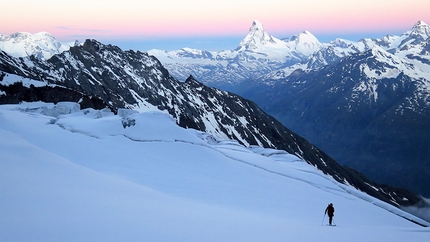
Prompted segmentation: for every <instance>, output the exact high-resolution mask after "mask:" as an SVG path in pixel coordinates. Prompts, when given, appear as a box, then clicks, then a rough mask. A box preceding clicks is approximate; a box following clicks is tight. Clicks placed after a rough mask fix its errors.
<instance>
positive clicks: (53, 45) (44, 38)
mask: <svg viewBox="0 0 430 242" xmlns="http://www.w3.org/2000/svg"><path fill="white" fill-rule="evenodd" d="M76 45H79V42H78V41H75V42H70V43H60V42H59V41H57V40H56V39H55V38H54V37H53V36H52V35H51V34H49V33H46V32H40V33H35V34H31V33H27V32H19V33H15V34H12V35H10V36H7V35H0V50H3V51H4V52H6V53H8V54H9V55H11V56H14V57H25V56H30V55H34V56H36V57H37V58H39V59H49V58H50V57H51V56H53V55H55V54H59V53H61V52H63V51H66V50H68V49H69V48H70V47H72V46H76Z"/></svg>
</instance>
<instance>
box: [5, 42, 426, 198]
mask: <svg viewBox="0 0 430 242" xmlns="http://www.w3.org/2000/svg"><path fill="white" fill-rule="evenodd" d="M0 71H1V74H0V91H1V92H2V93H1V95H0V103H19V102H21V101H45V102H58V101H74V102H78V103H80V104H82V105H85V107H93V108H97V107H100V106H102V107H108V108H110V109H111V110H112V111H114V112H117V110H118V109H119V108H129V109H134V110H147V109H155V110H164V111H165V112H167V113H169V114H170V115H172V117H173V118H174V119H175V121H176V123H178V124H179V125H180V126H181V127H184V128H194V129H197V130H200V131H204V132H207V133H210V134H212V135H214V136H217V137H220V138H223V139H233V140H237V141H238V142H240V143H241V144H244V145H246V146H250V145H258V146H261V147H265V148H275V149H279V150H285V151H287V152H289V153H291V154H294V155H296V156H298V157H300V158H301V159H303V160H305V161H306V162H308V163H309V164H312V165H313V166H315V167H317V168H318V169H319V170H321V171H322V172H324V173H325V174H328V175H330V176H332V177H333V178H334V179H335V180H337V181H338V182H341V183H345V184H350V185H352V186H354V187H357V188H359V189H360V190H362V191H365V192H366V193H368V194H370V195H372V196H374V197H375V198H378V199H380V200H382V201H385V202H387V203H390V204H393V205H396V206H401V205H403V206H409V205H415V204H418V203H421V202H422V201H423V200H422V198H420V197H419V196H417V195H415V194H413V193H410V192H409V191H407V190H404V189H400V188H394V187H389V186H381V185H379V184H377V183H374V182H373V181H371V180H369V179H367V178H366V177H364V176H362V175H361V174H358V173H357V172H355V171H353V170H351V169H349V168H346V167H342V166H340V165H339V164H338V163H336V162H335V161H334V160H333V159H331V158H330V157H329V156H327V155H326V154H325V153H324V152H322V151H321V150H319V149H318V148H316V147H315V146H313V145H312V144H311V143H309V142H307V141H306V140H305V139H303V138H302V137H300V136H298V135H297V134H295V133H293V132H291V131H290V130H289V129H287V128H286V127H285V126H283V125H282V124H281V123H280V122H278V121H277V120H275V119H274V118H273V117H271V116H269V115H268V114H266V113H265V112H264V111H262V110H261V109H260V108H259V107H258V106H257V105H256V104H255V103H254V102H251V101H249V100H246V99H244V98H241V97H240V96H237V95H235V94H232V93H228V92H225V91H221V90H218V89H214V88H209V87H207V86H205V85H203V84H201V83H199V82H198V81H197V80H195V79H194V78H193V77H192V76H190V77H189V78H188V79H187V80H186V81H185V82H180V81H178V80H176V79H174V78H173V77H172V76H170V74H169V72H168V71H167V70H166V69H165V68H164V67H163V66H162V65H161V63H160V62H159V61H158V60H157V59H156V58H155V57H153V56H149V55H148V54H146V53H142V52H135V51H132V50H130V51H122V50H121V49H120V48H118V47H116V46H112V45H104V44H102V43H100V42H98V41H95V40H87V41H86V42H85V43H84V44H83V45H82V46H75V47H72V48H70V50H69V51H65V52H63V53H61V54H58V55H54V56H53V57H51V58H50V59H48V60H40V59H37V58H35V57H33V56H30V57H26V58H14V57H11V56H9V55H7V54H6V53H4V52H0ZM20 78H21V79H20ZM26 80H32V81H31V84H23V83H24V82H26ZM37 81H38V82H41V84H37V85H36V84H35V82H37ZM54 88H57V90H58V91H57V92H56V91H53V89H54ZM55 93H57V95H55ZM132 123H133V122H132V121H130V123H128V122H125V123H123V125H124V126H125V127H126V126H130V125H131V124H132ZM375 188H376V189H375Z"/></svg>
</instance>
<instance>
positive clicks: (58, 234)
mask: <svg viewBox="0 0 430 242" xmlns="http://www.w3.org/2000/svg"><path fill="white" fill-rule="evenodd" d="M124 124H128V125H129V126H127V125H124ZM0 137H1V138H0V157H1V158H0V170H1V173H2V175H1V176H0V193H1V196H0V217H1V219H0V241H188V242H189V241H428V239H429V238H430V228H424V227H420V226H418V225H416V224H414V223H412V222H410V221H408V220H406V219H404V218H402V217H400V216H398V215H401V216H406V217H409V218H413V219H415V220H417V221H420V222H422V223H425V224H427V225H429V224H428V223H426V222H424V221H421V220H419V219H417V218H414V217H413V216H412V215H408V214H407V213H405V212H403V211H401V210H399V209H397V208H395V207H392V206H390V205H388V204H386V203H383V202H381V201H378V200H376V199H374V198H372V197H370V196H368V195H366V194H363V193H362V192H360V191H358V190H356V189H354V188H352V187H349V186H346V185H341V184H339V183H337V182H335V181H334V180H333V179H332V178H331V177H329V176H326V175H324V174H322V173H321V172H320V171H318V170H316V168H314V167H312V166H310V165H308V164H307V163H305V162H304V161H302V160H300V159H299V158H298V157H296V156H293V155H291V154H288V153H286V152H284V151H277V150H272V149H263V148H261V147H249V148H246V147H244V146H242V145H239V144H238V143H237V142H234V141H229V140H222V139H219V138H216V137H214V136H211V135H208V134H206V133H202V132H198V131H196V130H192V129H183V128H181V127H179V126H177V125H176V123H175V122H174V120H173V119H172V118H171V117H170V116H169V115H168V114H166V113H163V112H159V111H147V112H136V111H127V110H120V112H119V115H114V114H113V113H111V112H110V111H107V110H93V109H85V110H79V105H78V104H76V103H58V104H57V105H54V104H49V103H41V102H37V103H22V104H19V105H1V106H0ZM330 202H332V203H333V204H334V206H335V209H336V211H335V217H334V223H335V224H336V225H337V226H336V227H329V226H326V224H327V217H326V216H324V209H325V207H326V206H327V204H328V203H330Z"/></svg>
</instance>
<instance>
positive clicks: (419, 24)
mask: <svg viewBox="0 0 430 242" xmlns="http://www.w3.org/2000/svg"><path fill="white" fill-rule="evenodd" d="M421 25H427V24H426V23H424V21H422V20H420V21H418V22H417V23H416V24H415V25H414V26H421Z"/></svg>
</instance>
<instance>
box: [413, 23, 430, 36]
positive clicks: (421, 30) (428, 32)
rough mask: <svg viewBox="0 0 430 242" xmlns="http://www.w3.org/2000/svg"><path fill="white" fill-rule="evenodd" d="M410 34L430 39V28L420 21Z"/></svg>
mask: <svg viewBox="0 0 430 242" xmlns="http://www.w3.org/2000/svg"><path fill="white" fill-rule="evenodd" d="M408 34H409V35H414V36H417V35H420V36H421V37H422V38H423V39H427V38H428V37H430V26H429V25H427V24H426V23H424V21H422V20H420V21H418V22H417V23H416V24H415V25H414V27H412V29H411V31H409V32H408Z"/></svg>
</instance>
